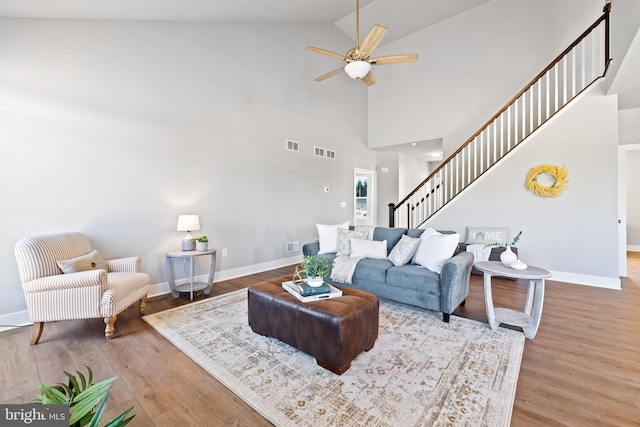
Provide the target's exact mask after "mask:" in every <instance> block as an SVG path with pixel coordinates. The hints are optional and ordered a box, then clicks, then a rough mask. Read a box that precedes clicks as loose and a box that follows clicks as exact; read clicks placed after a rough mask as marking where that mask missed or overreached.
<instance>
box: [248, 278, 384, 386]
mask: <svg viewBox="0 0 640 427" xmlns="http://www.w3.org/2000/svg"><path fill="white" fill-rule="evenodd" d="M342 292H343V294H342V296H341V297H338V298H331V299H326V300H322V301H312V302H306V303H304V302H301V301H299V300H298V299H296V298H295V297H294V296H293V295H290V294H289V293H288V292H287V291H285V290H284V289H283V288H282V286H280V285H277V284H274V283H270V282H262V283H258V284H256V285H253V286H251V287H249V291H248V304H249V326H251V329H252V330H253V331H254V332H255V333H257V334H260V335H265V336H269V337H274V338H277V339H278V340H280V341H282V342H284V343H287V344H289V345H291V346H292V347H295V348H297V349H298V350H300V351H303V352H305V353H307V354H308V355H310V356H313V357H315V358H316V362H317V363H318V365H320V366H322V367H323V368H325V369H328V370H330V371H332V372H335V373H336V374H338V375H342V374H343V373H344V372H345V371H346V370H347V369H349V367H350V366H351V361H352V360H353V359H355V358H356V356H358V355H359V354H360V353H362V351H363V350H364V351H368V350H370V349H371V348H373V344H374V343H375V341H376V339H377V338H378V309H379V307H380V304H379V302H378V298H377V297H376V296H375V295H371V294H369V293H367V292H363V291H358V290H355V289H348V288H343V289H342Z"/></svg>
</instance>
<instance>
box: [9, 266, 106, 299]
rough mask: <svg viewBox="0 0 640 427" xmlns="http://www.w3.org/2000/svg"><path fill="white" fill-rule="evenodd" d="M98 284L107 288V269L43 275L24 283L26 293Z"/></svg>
mask: <svg viewBox="0 0 640 427" xmlns="http://www.w3.org/2000/svg"><path fill="white" fill-rule="evenodd" d="M93 286H97V287H99V288H100V289H101V291H104V290H105V289H106V288H107V271H106V270H90V271H81V272H79V273H70V274H58V275H55V276H47V277H41V278H39V279H35V280H31V281H30V282H26V283H23V284H22V287H23V288H24V292H25V294H32V293H37V292H49V291H59V290H63V289H82V288H90V287H93Z"/></svg>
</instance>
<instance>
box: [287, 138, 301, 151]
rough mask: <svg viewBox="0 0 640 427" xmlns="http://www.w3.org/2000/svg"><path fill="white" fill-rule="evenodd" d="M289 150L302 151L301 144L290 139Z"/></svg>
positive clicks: (288, 142) (288, 141)
mask: <svg viewBox="0 0 640 427" xmlns="http://www.w3.org/2000/svg"><path fill="white" fill-rule="evenodd" d="M286 146H287V150H290V151H300V143H299V142H297V141H292V140H290V139H287V145H286Z"/></svg>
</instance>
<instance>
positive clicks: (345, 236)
mask: <svg viewBox="0 0 640 427" xmlns="http://www.w3.org/2000/svg"><path fill="white" fill-rule="evenodd" d="M368 235H369V232H368V231H367V230H348V229H344V228H339V229H338V255H350V254H351V239H353V238H355V239H366V238H367V236H368Z"/></svg>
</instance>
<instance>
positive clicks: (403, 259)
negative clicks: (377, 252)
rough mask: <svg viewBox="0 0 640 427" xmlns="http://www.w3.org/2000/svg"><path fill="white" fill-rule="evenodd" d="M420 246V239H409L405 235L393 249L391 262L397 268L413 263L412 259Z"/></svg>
mask: <svg viewBox="0 0 640 427" xmlns="http://www.w3.org/2000/svg"><path fill="white" fill-rule="evenodd" d="M419 244H420V239H418V238H417V237H409V236H407V235H406V234H403V235H402V237H401V238H400V241H399V242H398V243H396V245H395V246H394V247H393V249H391V253H390V254H389V261H391V262H392V263H393V265H395V266H396V267H400V266H401V265H405V264H406V263H408V262H409V261H411V258H412V257H413V254H415V253H416V250H417V249H418V245H419Z"/></svg>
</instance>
